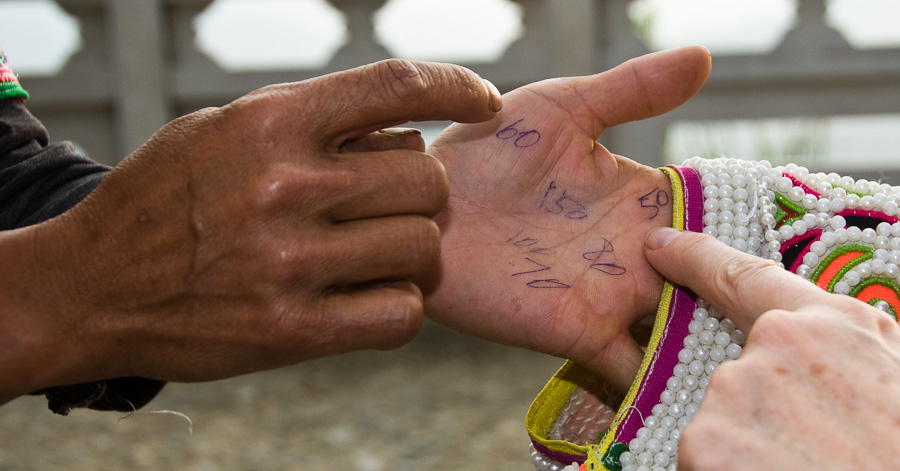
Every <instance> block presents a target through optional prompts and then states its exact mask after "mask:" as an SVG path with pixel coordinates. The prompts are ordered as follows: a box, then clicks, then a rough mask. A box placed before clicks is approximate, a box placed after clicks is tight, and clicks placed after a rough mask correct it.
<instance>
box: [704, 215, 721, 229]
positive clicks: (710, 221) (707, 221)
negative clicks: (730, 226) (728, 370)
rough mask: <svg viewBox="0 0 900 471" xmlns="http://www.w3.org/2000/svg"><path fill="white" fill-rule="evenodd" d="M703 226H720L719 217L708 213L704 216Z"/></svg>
mask: <svg viewBox="0 0 900 471" xmlns="http://www.w3.org/2000/svg"><path fill="white" fill-rule="evenodd" d="M703 224H704V225H707V226H718V225H719V215H718V214H717V213H706V214H704V215H703Z"/></svg>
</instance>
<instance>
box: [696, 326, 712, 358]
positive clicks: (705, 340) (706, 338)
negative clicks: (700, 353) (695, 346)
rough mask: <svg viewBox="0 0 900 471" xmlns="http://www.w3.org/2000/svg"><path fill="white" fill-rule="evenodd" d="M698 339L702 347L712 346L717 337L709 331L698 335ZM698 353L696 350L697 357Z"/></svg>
mask: <svg viewBox="0 0 900 471" xmlns="http://www.w3.org/2000/svg"><path fill="white" fill-rule="evenodd" d="M697 338H698V339H700V345H712V343H713V341H714V340H715V338H716V336H715V335H714V334H713V333H712V332H710V331H708V330H704V331H703V332H700V333H699V334H698V335H697ZM696 353H697V350H694V354H695V355H696Z"/></svg>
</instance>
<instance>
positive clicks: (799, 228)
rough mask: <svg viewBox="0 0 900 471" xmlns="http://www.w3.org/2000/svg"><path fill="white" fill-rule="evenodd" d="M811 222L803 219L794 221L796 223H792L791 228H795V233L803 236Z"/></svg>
mask: <svg viewBox="0 0 900 471" xmlns="http://www.w3.org/2000/svg"><path fill="white" fill-rule="evenodd" d="M808 226H809V223H807V222H806V221H803V220H799V221H794V224H791V228H792V229H794V234H795V235H798V236H801V235H803V234H806V229H807V228H808Z"/></svg>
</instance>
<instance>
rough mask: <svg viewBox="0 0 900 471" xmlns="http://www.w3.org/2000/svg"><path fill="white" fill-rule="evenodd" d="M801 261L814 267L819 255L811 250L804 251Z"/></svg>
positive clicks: (817, 262)
mask: <svg viewBox="0 0 900 471" xmlns="http://www.w3.org/2000/svg"><path fill="white" fill-rule="evenodd" d="M803 263H804V264H805V265H808V266H810V267H814V266H816V265H818V264H819V256H818V255H816V254H815V253H813V252H806V254H804V255H803Z"/></svg>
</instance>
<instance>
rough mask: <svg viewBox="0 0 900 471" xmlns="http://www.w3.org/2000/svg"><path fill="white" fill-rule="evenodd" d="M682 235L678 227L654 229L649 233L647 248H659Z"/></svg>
mask: <svg viewBox="0 0 900 471" xmlns="http://www.w3.org/2000/svg"><path fill="white" fill-rule="evenodd" d="M680 235H681V231H679V230H678V229H673V228H671V227H660V228H659V229H654V230H653V231H651V232H650V234H649V235H647V248H648V249H650V250H659V249H661V248H663V247H665V246H667V245H669V242H672V241H673V240H675V238H676V237H678V236H680Z"/></svg>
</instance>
